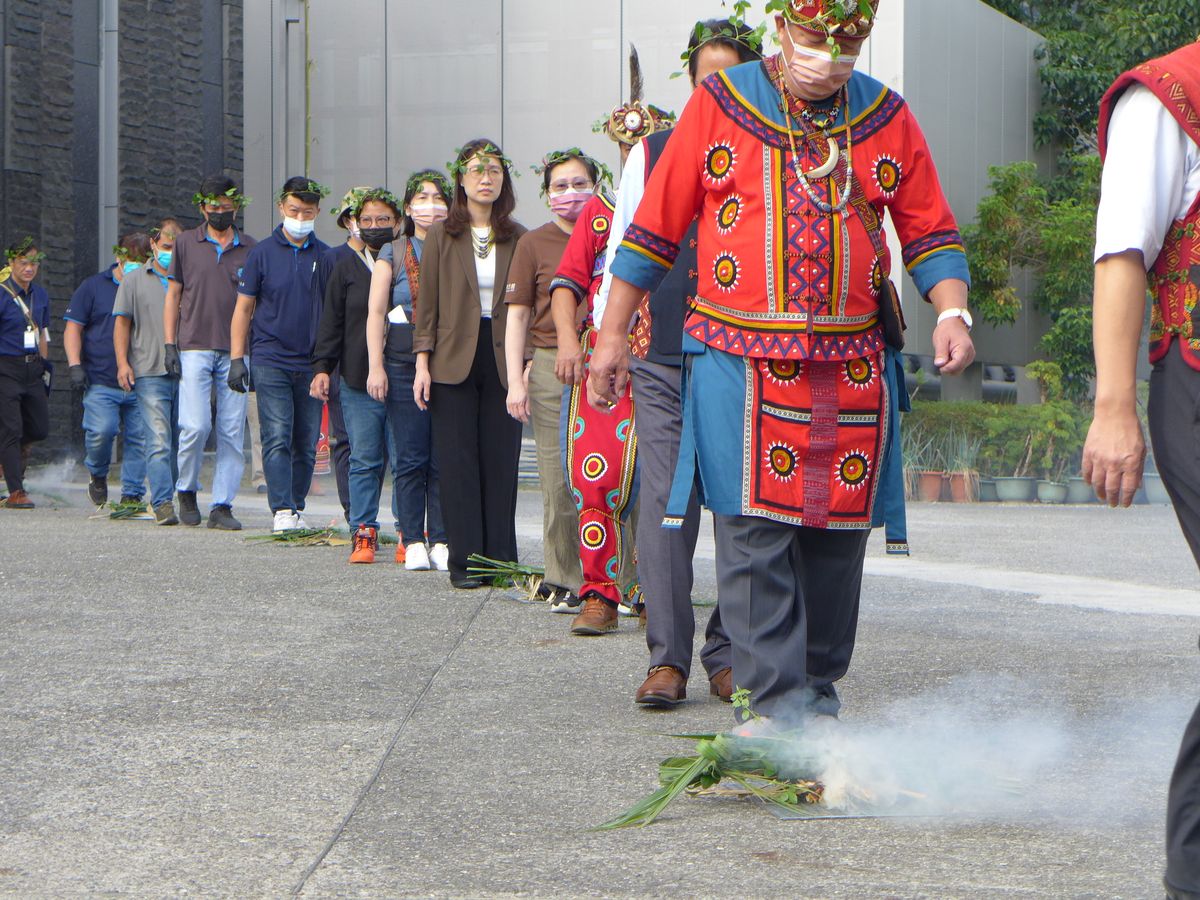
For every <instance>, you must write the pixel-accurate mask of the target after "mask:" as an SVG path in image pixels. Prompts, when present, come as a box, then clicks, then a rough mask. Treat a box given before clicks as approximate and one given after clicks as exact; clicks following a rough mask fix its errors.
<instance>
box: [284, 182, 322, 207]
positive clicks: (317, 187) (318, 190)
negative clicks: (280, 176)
mask: <svg viewBox="0 0 1200 900" xmlns="http://www.w3.org/2000/svg"><path fill="white" fill-rule="evenodd" d="M292 194H316V195H317V196H318V197H320V198H321V199H322V200H324V199H325V198H326V197H328V196H329V194H330V190H329V188H327V187H326V186H325V185H323V184H321V182H319V181H313V180H312V179H311V178H310V179H308V187H307V188H306V189H305V190H302V191H285V190H283V188H280V189H279V193H278V194H276V195H275V202H276V203H282V202H283V199H284V197H288V196H290V195H292Z"/></svg>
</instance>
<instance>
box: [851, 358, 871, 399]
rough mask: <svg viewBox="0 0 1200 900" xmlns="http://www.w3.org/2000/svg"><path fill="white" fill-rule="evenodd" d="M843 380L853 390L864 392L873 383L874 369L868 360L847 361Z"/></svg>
mask: <svg viewBox="0 0 1200 900" xmlns="http://www.w3.org/2000/svg"><path fill="white" fill-rule="evenodd" d="M844 379H845V382H846V384H848V385H849V386H850V387H852V388H854V390H856V391H865V390H866V389H867V388H869V387H870V386H871V385H873V384H874V383H875V367H874V366H873V365H871V361H870V360H869V359H851V360H848V361H847V362H846V373H845V376H844Z"/></svg>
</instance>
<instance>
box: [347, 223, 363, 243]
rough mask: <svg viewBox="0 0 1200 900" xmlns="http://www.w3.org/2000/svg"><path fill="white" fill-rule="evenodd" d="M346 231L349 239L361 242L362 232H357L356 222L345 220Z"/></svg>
mask: <svg viewBox="0 0 1200 900" xmlns="http://www.w3.org/2000/svg"><path fill="white" fill-rule="evenodd" d="M346 231H348V232H349V233H350V237H352V238H357V239H358V240H360V241H361V240H362V232H361V231H359V230H358V222H356V221H355V220H354V219H347V220H346Z"/></svg>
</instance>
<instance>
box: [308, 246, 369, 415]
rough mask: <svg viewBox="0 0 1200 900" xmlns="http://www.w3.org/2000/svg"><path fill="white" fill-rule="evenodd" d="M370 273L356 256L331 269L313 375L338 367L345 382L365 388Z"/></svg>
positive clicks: (367, 366)
mask: <svg viewBox="0 0 1200 900" xmlns="http://www.w3.org/2000/svg"><path fill="white" fill-rule="evenodd" d="M370 296H371V273H370V272H368V271H367V267H366V266H364V265H363V262H362V260H361V259H359V258H358V256H357V255H354V256H348V257H345V258H344V259H342V260H341V261H339V262H338V263H337V265H335V266H334V268H333V271H332V272H331V273H330V275H329V283H328V284H327V285H326V287H325V306H324V309H323V310H322V312H321V324H320V325H319V326H318V328H317V344H316V347H314V348H313V372H315V373H321V372H323V373H325V374H326V375H330V374H332V373H333V371H334V370H335V369H337V368H338V367H339V366H340V367H341V373H342V377H343V378H345V379H346V383H347V384H348V385H350V387H352V388H355V389H356V390H360V391H365V390H366V389H367V372H368V370H369V369H370V361H369V359H368V357H367V302H368V300H369V298H370Z"/></svg>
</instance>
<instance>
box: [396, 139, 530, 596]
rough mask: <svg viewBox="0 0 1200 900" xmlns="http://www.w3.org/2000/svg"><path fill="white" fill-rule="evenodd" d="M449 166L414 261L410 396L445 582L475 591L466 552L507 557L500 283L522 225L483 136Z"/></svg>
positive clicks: (508, 183) (512, 461)
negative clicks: (429, 473) (446, 185)
mask: <svg viewBox="0 0 1200 900" xmlns="http://www.w3.org/2000/svg"><path fill="white" fill-rule="evenodd" d="M452 170H453V172H454V199H453V202H452V203H451V205H450V214H449V217H448V218H447V219H446V221H445V222H442V223H439V224H437V225H434V226H433V227H432V228H430V229H429V233H428V235H427V236H426V238H425V249H424V253H423V255H422V258H421V301H422V302H421V303H419V304H417V309H416V319H415V322H414V326H415V329H414V334H413V351H414V352H415V353H416V356H417V373H416V377H415V379H414V381H413V397H414V399H415V400H416V403H417V406H419V407H420V408H421V409H425V408H427V407H428V409H429V410H430V412H431V419H432V425H433V453H434V459H435V460H436V461H437V466H438V471H439V472H440V473H441V493H442V512H443V518H444V519H445V524H446V534H447V537H448V538H449V544H450V583H451V584H453V585H454V586H455V587H458V588H477V587H483V586H484V585H485V583H486V582H484V581H481V580H480V579H478V578H475V577H473V576H471V575H470V574H469V573H468V572H467V567H468V565H469V563H468V561H467V560H468V558H469V557H470V556H471V554H472V553H481V554H483V555H484V556H487V557H489V558H491V559H499V560H516V558H517V532H516V508H517V464H518V460H519V458H520V455H521V423H520V422H517V421H516V420H515V419H513V418H512V417H511V416H509V414H508V410H507V408H506V405H505V402H506V399H507V395H508V383H507V378H506V373H505V362H504V322H505V315H504V312H505V309H504V286H505V285H506V284H507V283H508V266H509V263H510V262H511V261H512V257H513V250H514V249H515V248H516V245H517V239H518V238H519V237H520V236H521V235H522V234H524V233H525V229H524V228H523V227H522V226H521V225H520V224H519V223H518V222H516V221H514V220H513V219H512V212H513V210H514V209H515V208H516V204H517V201H516V195H515V193H514V192H513V187H512V167H511V164H510V163H509V161H508V160H507V159H506V158H505V156H504V154H503V153H502V152H501V150H500V148H499V147H498V146H497V145H496V144H495V143H494V142H493V141H489V140H485V139H483V138H479V139H477V140H474V141H471V142H470V143H468V144H466V145H465V146H464V147H463V148H462V149H461V150H459V152H458V157H457V159H456V160H455V162H454V164H453V166H452ZM426 298H428V302H427V301H426Z"/></svg>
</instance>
